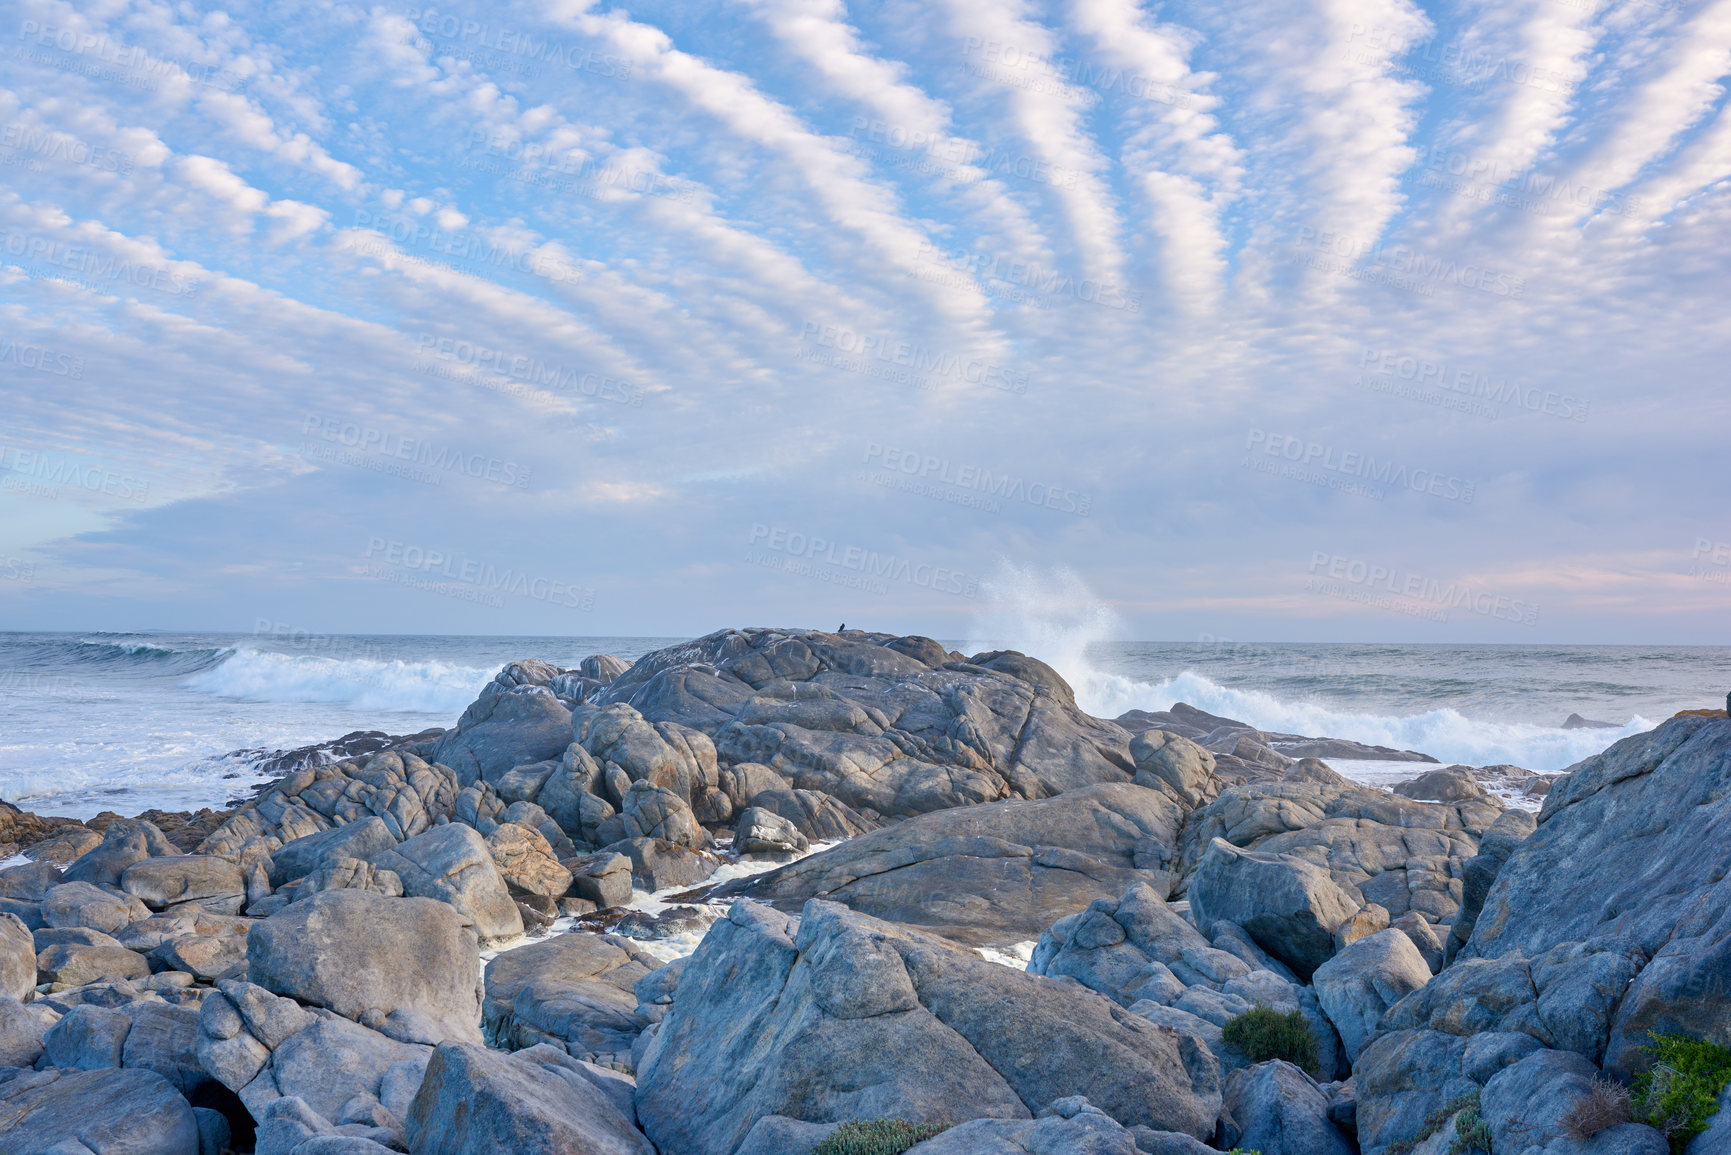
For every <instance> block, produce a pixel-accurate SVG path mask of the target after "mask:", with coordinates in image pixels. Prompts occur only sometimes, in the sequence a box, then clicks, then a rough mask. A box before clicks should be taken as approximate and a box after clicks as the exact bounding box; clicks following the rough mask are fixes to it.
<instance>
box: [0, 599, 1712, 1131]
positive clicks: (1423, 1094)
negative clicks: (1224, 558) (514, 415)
mask: <svg viewBox="0 0 1731 1155" xmlns="http://www.w3.org/2000/svg"><path fill="white" fill-rule="evenodd" d="M1582 724H1591V723H1586V722H1585V720H1583V721H1582ZM258 753H259V755H260V756H261V757H268V758H272V759H275V760H276V761H275V762H274V763H273V771H274V772H276V773H280V774H281V777H279V778H278V779H277V780H276V781H274V782H273V783H271V784H270V785H269V786H267V787H264V788H262V789H261V790H259V791H258V792H257V794H256V795H255V796H253V797H250V798H246V799H242V800H237V801H236V804H235V805H233V806H232V807H231V808H230V809H228V810H224V811H213V810H205V811H199V812H197V813H194V814H172V813H164V812H158V811H151V812H147V813H145V814H143V815H137V816H131V817H122V816H119V815H113V814H104V815H100V816H98V817H97V818H96V819H92V820H89V821H86V822H75V821H72V820H70V819H61V818H47V817H39V816H37V815H33V814H29V813H27V812H23V811H19V810H17V809H16V808H14V807H8V806H6V805H5V804H0V861H7V860H11V861H13V862H14V864H13V865H9V866H6V867H5V868H3V869H0V1151H3V1152H5V1153H6V1155H29V1153H35V1152H43V1153H47V1152H50V1151H52V1152H55V1153H56V1155H80V1153H85V1152H90V1153H96V1155H107V1153H109V1152H115V1153H118V1152H128V1153H131V1152H148V1153H157V1152H161V1153H164V1155H221V1153H223V1152H244V1151H255V1152H258V1153H260V1155H289V1153H294V1155H377V1153H380V1152H385V1151H399V1152H401V1151H407V1152H411V1153H414V1155H424V1153H439V1155H458V1153H462V1155H470V1153H474V1155H479V1153H481V1152H492V1151H519V1152H559V1153H565V1152H571V1153H587V1152H601V1153H609V1155H610V1153H614V1152H619V1153H626V1152H629V1153H633V1155H656V1153H657V1152H658V1153H659V1155H808V1153H812V1152H814V1151H815V1152H819V1153H821V1155H830V1153H831V1152H846V1151H868V1150H869V1151H900V1150H910V1151H913V1152H916V1153H918V1155H946V1153H956V1152H979V1153H985V1155H994V1153H998V1152H1004V1153H1012V1152H1015V1153H1025V1152H1041V1153H1046V1155H1068V1153H1076V1155H1084V1153H1087V1155H1132V1153H1134V1152H1138V1151H1140V1152H1158V1153H1162V1155H1170V1153H1188V1155H1194V1153H1198V1152H1207V1151H1216V1150H1218V1151H1226V1150H1241V1151H1245V1152H1250V1151H1255V1152H1260V1153H1261V1155H1313V1153H1319V1155H1335V1153H1340V1155H1349V1153H1352V1152H1363V1153H1365V1155H1414V1153H1417V1155H1443V1153H1449V1155H1467V1153H1469V1152H1473V1151H1482V1152H1483V1153H1484V1155H1539V1153H1544V1155H1613V1153H1647V1152H1651V1153H1652V1155H1661V1153H1664V1152H1668V1151H1678V1152H1681V1151H1684V1150H1685V1149H1686V1150H1687V1152H1688V1153H1689V1155H1713V1153H1717V1152H1731V1112H1728V1113H1726V1115H1727V1117H1726V1120H1725V1121H1724V1122H1723V1123H1721V1122H1720V1121H1719V1119H1718V1117H1717V1115H1716V1114H1714V1113H1713V1112H1712V1111H1711V1110H1706V1111H1705V1113H1703V1110H1701V1109H1697V1110H1695V1111H1694V1114H1693V1115H1691V1116H1689V1118H1687V1119H1684V1118H1683V1117H1682V1116H1679V1115H1677V1113H1676V1112H1675V1111H1673V1112H1672V1113H1671V1114H1668V1115H1667V1114H1665V1113H1664V1112H1663V1111H1660V1110H1659V1109H1658V1107H1657V1106H1656V1105H1657V1104H1659V1103H1660V1102H1661V1100H1662V1099H1663V1101H1664V1102H1667V1103H1668V1102H1670V1101H1671V1100H1670V1099H1664V1098H1663V1095H1662V1094H1661V1091H1662V1090H1663V1089H1664V1088H1668V1087H1672V1085H1673V1084H1675V1085H1676V1086H1678V1087H1681V1086H1683V1084H1682V1083H1681V1082H1678V1080H1681V1079H1684V1078H1685V1077H1687V1078H1690V1079H1693V1078H1695V1076H1694V1075H1693V1074H1689V1072H1692V1071H1693V1070H1694V1069H1695V1068H1694V1067H1688V1070H1687V1071H1685V1072H1684V1073H1683V1074H1679V1073H1678V1071H1679V1070H1680V1069H1681V1068H1680V1067H1679V1064H1678V1063H1677V1062H1673V1061H1671V1060H1669V1059H1666V1058H1664V1056H1663V1055H1661V1056H1660V1060H1661V1061H1659V1062H1658V1063H1657V1065H1655V1051H1657V1050H1662V1048H1663V1046H1667V1045H1670V1046H1683V1045H1684V1044H1683V1043H1675V1044H1668V1043H1664V1042H1662V1041H1663V1040H1675V1039H1682V1040H1701V1042H1699V1043H1695V1042H1690V1043H1689V1045H1690V1046H1695V1047H1697V1048H1699V1047H1723V1046H1724V1045H1726V1044H1731V993H1728V992H1731V978H1728V975H1731V972H1728V971H1727V969H1726V961H1725V960H1726V959H1728V958H1731V910H1728V908H1727V902H1726V899H1727V897H1728V895H1731V891H1728V890H1727V889H1726V887H1727V885H1728V884H1727V883H1726V882H1725V881H1724V879H1725V876H1726V874H1727V873H1728V872H1731V840H1728V839H1727V837H1726V836H1727V834H1728V833H1731V722H1728V721H1727V719H1726V717H1725V714H1724V712H1723V711H1717V712H1714V711H1704V712H1698V713H1691V714H1685V715H1679V716H1677V717H1676V718H1673V719H1671V720H1670V721H1668V722H1666V723H1664V724H1662V725H1661V726H1659V727H1658V728H1657V729H1655V730H1653V731H1651V732H1649V733H1646V734H1640V735H1636V736H1634V737H1631V738H1627V739H1624V740H1622V741H1620V742H1618V743H1616V744H1615V745H1614V746H1612V747H1611V748H1610V749H1608V750H1606V751H1605V752H1604V753H1602V754H1599V755H1597V756H1595V757H1593V758H1589V759H1587V760H1586V761H1584V762H1582V763H1580V764H1578V765H1577V766H1574V767H1571V768H1570V770H1569V771H1567V772H1565V773H1564V774H1562V775H1560V776H1558V775H1539V774H1534V773H1533V772H1531V771H1527V770H1523V769H1520V768H1518V767H1512V766H1494V767H1463V766H1447V767H1445V766H1442V765H1441V764H1439V763H1437V762H1436V760H1435V759H1432V758H1430V757H1429V756H1427V755H1425V754H1422V753H1419V752H1414V751H1397V750H1390V749H1386V748H1382V747H1369V746H1363V745H1360V744H1357V743H1352V742H1346V741H1342V740H1339V739H1333V738H1328V737H1314V736H1304V735H1294V734H1279V733H1270V732H1264V731H1259V730H1256V729H1255V728H1254V727H1251V726H1248V725H1246V724H1244V723H1242V722H1238V721H1235V720H1233V719H1229V718H1222V717H1219V716H1216V715H1212V714H1208V713H1206V712H1204V711H1200V710H1196V709H1194V708H1193V707H1189V706H1187V705H1184V704H1179V705H1177V706H1175V707H1174V708H1173V709H1172V710H1170V711H1162V712H1159V713H1151V712H1143V711H1132V712H1131V713H1129V714H1126V715H1124V716H1123V717H1121V718H1118V719H1115V720H1105V719H1099V718H1093V717H1091V716H1089V715H1088V714H1086V713H1085V712H1083V711H1082V710H1081V709H1079V708H1078V707H1077V705H1076V701H1075V697H1074V695H1073V693H1072V692H1071V690H1070V687H1069V686H1068V685H1067V684H1065V682H1064V680H1063V679H1062V678H1061V677H1059V676H1058V674H1057V673H1056V672H1055V671H1053V670H1052V669H1051V668H1050V667H1048V666H1046V665H1044V664H1043V663H1041V662H1039V661H1038V660H1036V659H1034V658H1031V657H1028V656H1026V655H1022V654H1019V653H1015V652H1013V651H998V652H991V653H983V654H975V655H963V654H960V653H958V652H954V651H947V650H945V649H944V648H943V647H942V646H941V645H939V644H938V643H936V642H934V641H932V640H931V639H928V638H920V637H897V636H894V635H889V634H879V633H867V632H863V631H846V632H843V633H838V634H831V633H824V632H820V631H810V630H764V629H751V630H722V631H718V632H717V633H714V634H711V635H708V636H706V637H704V638H700V639H697V640H695V641H692V642H689V643H683V644H681V645H677V646H672V647H668V648H667V649H663V650H660V651H656V652H654V653H651V654H648V655H645V656H644V657H643V658H641V659H640V660H638V661H637V662H635V663H631V664H627V663H625V662H622V661H620V660H619V659H617V658H613V657H611V656H609V655H596V656H593V657H591V658H587V659H585V660H584V661H583V662H582V663H581V665H580V666H579V667H578V668H577V669H574V670H564V669H560V668H557V667H554V666H552V665H549V664H547V663H545V662H540V661H535V660H526V661H520V662H515V663H512V664H511V665H509V666H507V667H505V669H503V670H501V671H500V673H499V674H498V675H497V677H496V678H495V679H494V680H493V681H492V682H491V683H489V684H488V685H487V687H486V688H485V690H484V691H483V692H482V694H481V696H480V697H479V698H478V699H477V700H476V701H475V702H474V703H473V704H472V705H471V706H470V707H469V708H468V709H467V710H466V711H464V713H463V715H462V717H461V718H460V719H458V721H457V723H456V725H454V726H453V727H451V728H450V729H448V730H442V731H427V732H424V733H421V734H416V735H410V736H405V737H393V736H391V735H387V734H383V733H377V732H363V733H357V734H350V735H345V736H344V737H343V738H340V739H336V740H334V741H333V742H330V743H324V744H321V745H320V746H316V747H308V748H306V749H304V750H299V751H287V752H258ZM1330 758H1333V759H1347V760H1360V759H1369V760H1375V761H1379V762H1384V763H1398V762H1411V763H1413V776H1412V777H1411V778H1410V779H1408V780H1407V781H1405V782H1402V783H1400V784H1398V785H1396V786H1395V787H1394V789H1393V790H1382V789H1376V788H1372V787H1367V786H1363V785H1359V784H1356V783H1354V782H1352V781H1350V780H1348V779H1347V778H1345V777H1343V776H1342V775H1340V774H1338V773H1336V771H1335V770H1334V769H1333V768H1332V767H1330V766H1329V765H1328V761H1327V760H1328V759H1330ZM1006 964H1011V965H1006ZM1655 1040H1661V1042H1659V1043H1655ZM1667 1053H1668V1052H1667ZM1690 1053H1691V1054H1695V1053H1696V1052H1690ZM1700 1053H1701V1054H1717V1052H1716V1051H1701V1052H1700ZM1725 1057H1726V1059H1727V1061H1728V1062H1731V1051H1727V1052H1725ZM1697 1065H1699V1064H1697ZM1684 1066H1687V1064H1684ZM1655 1071H1657V1072H1658V1075H1655ZM1667 1071H1669V1072H1671V1073H1670V1074H1666V1072H1667ZM1725 1077H1726V1079H1731V1066H1727V1069H1726V1073H1725ZM1656 1080H1657V1081H1656ZM1661 1084H1662V1086H1661ZM1690 1085H1691V1086H1693V1085H1694V1084H1690ZM1630 1087H1633V1088H1634V1089H1635V1095H1634V1096H1633V1098H1631V1096H1630V1094H1629V1091H1628V1088H1630ZM1656 1087H1658V1088H1660V1089H1659V1090H1655V1088H1656ZM1722 1090H1723V1083H1722V1082H1721V1083H1720V1084H1719V1085H1718V1086H1717V1087H1715V1088H1713V1089H1712V1092H1711V1096H1710V1097H1709V1106H1712V1105H1713V1102H1712V1097H1716V1096H1718V1095H1719V1094H1720V1092H1721V1091H1722ZM1672 1097H1673V1098H1675V1097H1676V1096H1675V1095H1673V1096H1672ZM897 1120H899V1121H902V1122H901V1123H896V1122H894V1121H897ZM1679 1120H1681V1121H1679ZM880 1121H887V1122H880ZM904 1124H921V1125H927V1126H925V1127H924V1128H923V1129H914V1128H910V1127H906V1126H905V1125H904ZM873 1128H876V1129H877V1130H879V1131H882V1132H884V1134H886V1135H891V1136H893V1134H894V1133H897V1132H898V1129H899V1131H900V1132H905V1134H903V1137H902V1139H901V1140H896V1139H894V1138H893V1137H891V1138H881V1139H871V1140H867V1139H863V1138H858V1137H857V1135H856V1132H858V1133H860V1134H863V1133H864V1132H865V1131H871V1130H872V1129H873ZM1692 1128H1693V1129H1695V1130H1699V1131H1700V1132H1701V1133H1700V1134H1698V1135H1694V1134H1693V1133H1692V1131H1691V1129H1692ZM868 1143H870V1144H877V1145H867V1144H868Z"/></svg>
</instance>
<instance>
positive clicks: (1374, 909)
mask: <svg viewBox="0 0 1731 1155" xmlns="http://www.w3.org/2000/svg"><path fill="white" fill-rule="evenodd" d="M1408 913H1409V914H1410V913H1411V912H1408ZM1401 917H1403V918H1404V917H1407V916H1406V915H1402V916H1401ZM1419 918H1420V920H1421V921H1422V920H1423V916H1422V915H1421V916H1419ZM1388 922H1389V920H1388V911H1386V910H1384V909H1383V908H1382V907H1380V906H1378V905H1377V904H1376V903H1374V902H1373V903H1371V904H1370V905H1369V906H1366V907H1364V908H1363V909H1362V910H1360V911H1359V912H1358V913H1357V914H1355V915H1353V916H1352V917H1351V918H1349V919H1347V920H1346V921H1345V922H1343V923H1341V924H1340V925H1339V926H1337V927H1335V929H1334V950H1335V953H1336V954H1338V953H1339V952H1341V951H1343V950H1345V949H1346V948H1347V947H1348V946H1350V945H1351V944H1352V943H1355V942H1357V941H1358V940H1359V939H1361V938H1369V937H1370V936H1371V935H1373V934H1375V933H1376V932H1377V931H1379V930H1387V929H1388Z"/></svg>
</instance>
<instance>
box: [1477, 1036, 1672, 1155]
mask: <svg viewBox="0 0 1731 1155" xmlns="http://www.w3.org/2000/svg"><path fill="white" fill-rule="evenodd" d="M1598 1073H1599V1071H1598V1068H1596V1067H1594V1066H1593V1064H1591V1063H1589V1062H1587V1060H1585V1059H1583V1058H1581V1056H1579V1055H1577V1054H1575V1053H1574V1052H1572V1051H1535V1052H1533V1053H1532V1054H1530V1055H1528V1056H1527V1057H1526V1058H1524V1059H1522V1060H1521V1061H1520V1062H1518V1063H1515V1064H1513V1065H1512V1066H1509V1067H1505V1068H1504V1069H1503V1070H1502V1071H1500V1072H1498V1073H1497V1074H1496V1075H1495V1076H1493V1077H1492V1078H1491V1079H1490V1081H1489V1082H1487V1083H1486V1084H1485V1089H1484V1093H1483V1094H1482V1095H1481V1096H1480V1097H1479V1115H1480V1117H1482V1118H1483V1119H1484V1121H1485V1123H1486V1124H1488V1125H1489V1126H1490V1129H1491V1139H1492V1143H1493V1146H1494V1147H1495V1149H1496V1150H1498V1151H1527V1150H1529V1149H1533V1148H1541V1147H1542V1148H1543V1149H1544V1150H1545V1151H1546V1152H1548V1153H1552V1155H1564V1153H1565V1152H1581V1151H1583V1150H1585V1151H1596V1152H1603V1153H1604V1155H1610V1153H1611V1152H1613V1151H1614V1152H1617V1153H1618V1155H1664V1153H1665V1152H1666V1151H1668V1150H1669V1147H1668V1146H1667V1144H1666V1143H1665V1140H1664V1138H1663V1137H1662V1136H1660V1134H1659V1133H1658V1132H1657V1131H1654V1130H1653V1129H1652V1128H1650V1127H1635V1126H1625V1127H1622V1128H1618V1131H1619V1133H1618V1134H1617V1135H1615V1136H1609V1135H1607V1136H1605V1138H1604V1139H1603V1140H1598V1141H1597V1142H1595V1143H1594V1144H1592V1145H1591V1146H1587V1145H1577V1144H1575V1143H1573V1142H1571V1141H1570V1140H1569V1139H1568V1137H1567V1136H1566V1133H1565V1131H1564V1128H1563V1120H1564V1118H1566V1117H1567V1116H1568V1114H1569V1112H1570V1111H1571V1110H1572V1109H1573V1108H1574V1107H1575V1106H1576V1105H1577V1104H1578V1103H1580V1102H1581V1100H1583V1099H1585V1098H1586V1097H1587V1095H1588V1094H1589V1093H1590V1092H1591V1090H1592V1085H1593V1078H1594V1076H1596V1075H1597V1074H1598ZM1643 1133H1644V1134H1643ZM1595 1138H1597V1137H1595ZM1611 1140H1615V1142H1614V1144H1613V1142H1611ZM1655 1140H1656V1141H1657V1142H1655Z"/></svg>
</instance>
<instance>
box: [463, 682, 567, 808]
mask: <svg viewBox="0 0 1731 1155" xmlns="http://www.w3.org/2000/svg"><path fill="white" fill-rule="evenodd" d="M570 742H571V711H570V710H569V709H568V708H567V707H566V706H565V704H564V703H563V702H561V701H560V700H559V699H558V697H556V696H555V695H554V693H553V692H552V691H551V690H549V689H547V688H546V687H545V686H537V685H515V686H511V687H509V688H507V687H506V686H505V685H503V684H501V683H500V682H499V681H498V680H494V681H492V682H489V683H487V686H486V687H485V689H483V690H482V692H481V696H480V697H479V698H477V699H476V700H475V701H474V703H473V704H471V705H470V706H469V708H468V709H467V710H464V711H463V716H462V717H461V718H459V719H458V720H457V725H456V728H455V729H453V730H448V731H446V732H445V734H444V735H443V736H442V737H441V738H440V739H439V741H438V744H437V745H435V746H434V747H433V761H435V762H440V763H443V764H444V765H446V766H449V767H450V768H451V769H452V770H454V771H456V773H457V781H458V784H459V785H461V786H469V785H472V784H473V783H475V782H476V781H478V780H480V779H482V778H485V777H487V775H488V773H489V772H491V773H493V774H501V773H504V772H505V771H508V770H510V769H511V768H512V767H514V766H523V765H526V764H528V763H531V762H542V761H545V760H547V759H549V758H558V757H559V756H560V755H561V754H563V753H564V752H565V747H566V746H568V745H569V744H570Z"/></svg>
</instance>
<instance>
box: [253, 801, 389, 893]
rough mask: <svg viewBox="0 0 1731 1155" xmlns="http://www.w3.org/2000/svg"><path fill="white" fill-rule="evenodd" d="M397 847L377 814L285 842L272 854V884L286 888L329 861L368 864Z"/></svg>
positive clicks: (387, 828)
mask: <svg viewBox="0 0 1731 1155" xmlns="http://www.w3.org/2000/svg"><path fill="white" fill-rule="evenodd" d="M396 845H397V839H396V838H394V837H392V835H391V831H390V828H389V827H387V826H386V825H385V823H384V820H383V819H381V818H379V817H378V816H377V815H368V816H367V817H365V818H362V819H358V820H356V821H354V822H349V823H345V824H344V825H342V826H336V827H332V828H331V829H330V830H321V831H320V832H319V833H317V834H308V835H305V836H303V837H301V838H297V839H295V840H293V841H292V842H285V843H284V844H283V845H282V847H281V849H279V850H277V851H276V852H275V853H273V854H272V855H271V869H270V884H271V885H272V886H282V885H284V884H285V883H289V882H293V881H294V880H295V879H297V878H304V877H305V876H307V875H309V874H311V873H313V872H314V871H315V870H317V869H318V868H319V867H321V866H323V865H324V864H325V863H327V862H332V861H334V860H336V859H339V858H352V859H357V860H359V861H362V862H365V861H367V860H369V859H371V858H372V857H373V855H375V854H383V853H384V852H385V851H387V850H390V849H391V848H393V847H394V846H396Z"/></svg>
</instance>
